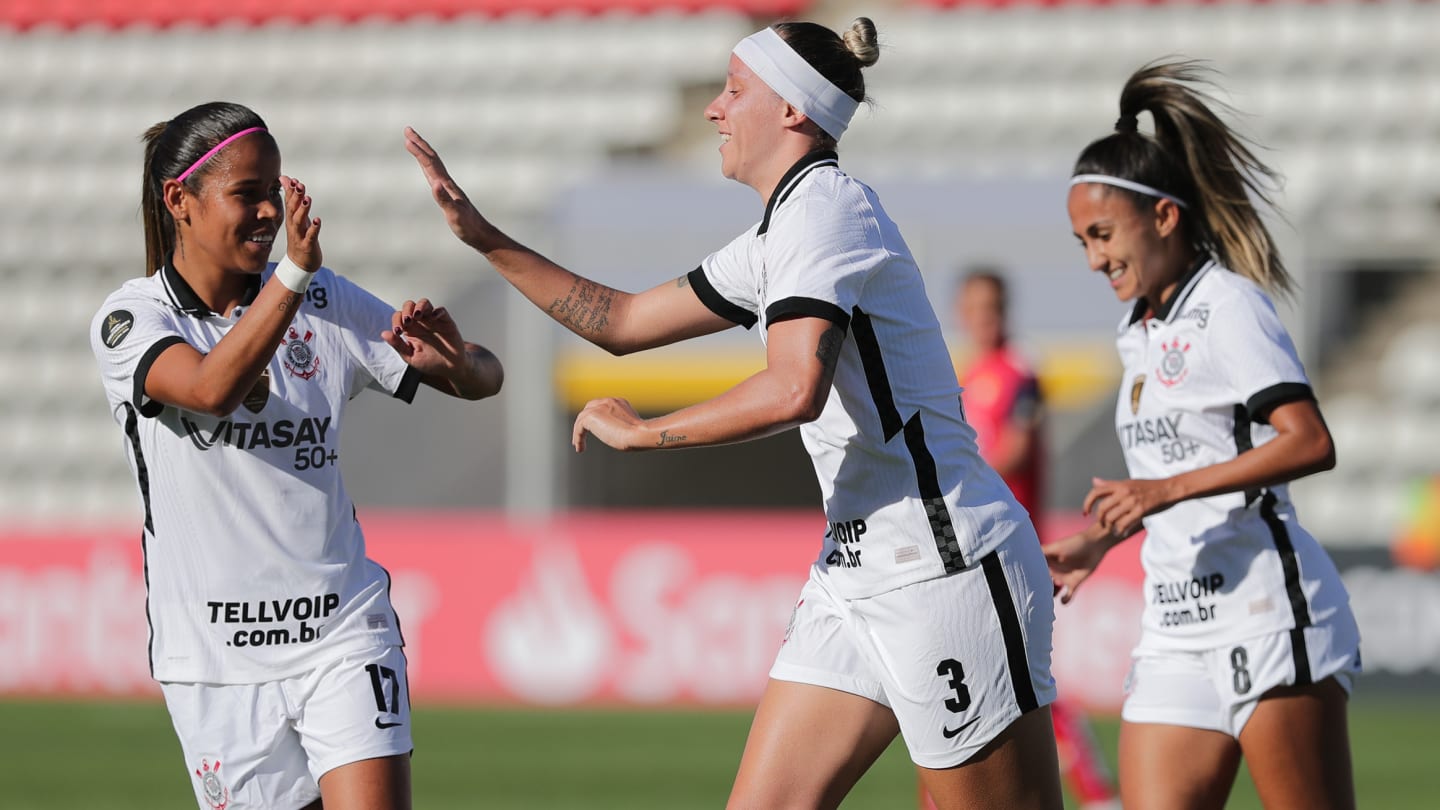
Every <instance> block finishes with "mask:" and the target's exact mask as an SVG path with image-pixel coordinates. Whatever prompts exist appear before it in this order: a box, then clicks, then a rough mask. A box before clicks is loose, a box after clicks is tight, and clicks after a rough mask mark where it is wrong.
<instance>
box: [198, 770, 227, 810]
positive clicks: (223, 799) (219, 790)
mask: <svg viewBox="0 0 1440 810" xmlns="http://www.w3.org/2000/svg"><path fill="white" fill-rule="evenodd" d="M195 775H196V776H198V777H200V793H201V795H202V796H204V797H205V803H206V804H208V805H210V806H211V807H213V808H214V809H215V810H225V806H226V805H228V804H229V803H230V788H227V787H225V786H224V785H222V784H221V783H220V760H218V759H217V760H215V767H213V768H212V767H210V761H209V760H206V759H202V760H200V767H198V768H196V769H195Z"/></svg>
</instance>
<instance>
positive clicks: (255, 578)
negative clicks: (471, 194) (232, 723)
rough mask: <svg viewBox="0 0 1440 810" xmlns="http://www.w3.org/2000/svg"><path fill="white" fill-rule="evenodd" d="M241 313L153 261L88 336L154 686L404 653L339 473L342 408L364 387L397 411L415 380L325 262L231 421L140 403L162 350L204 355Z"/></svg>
mask: <svg viewBox="0 0 1440 810" xmlns="http://www.w3.org/2000/svg"><path fill="white" fill-rule="evenodd" d="M273 269H274V266H273V265H272V266H271V268H270V269H268V270H267V271H266V272H265V273H264V274H263V279H268V278H269V277H270V274H271V273H272V272H273ZM261 283H262V278H261V277H256V279H255V283H254V285H253V287H252V289H251V293H250V295H249V297H247V299H246V304H248V303H250V302H251V301H253V300H254V296H255V295H256V294H258V292H259V289H260V285H261ZM244 309H245V307H244V306H241V307H237V308H236V309H235V311H234V312H233V313H232V315H231V316H230V317H225V316H223V315H219V314H216V313H214V312H211V311H210V310H209V309H208V308H206V306H205V304H204V303H203V302H202V301H201V300H200V298H199V297H198V296H197V295H196V294H195V292H194V290H192V289H191V288H190V286H189V285H188V284H187V283H186V282H185V280H184V278H183V277H181V275H180V274H179V273H178V272H176V271H175V269H174V268H173V267H170V266H168V265H167V266H166V267H165V268H163V269H162V270H160V271H159V272H157V273H156V274H155V275H153V276H150V277H149V278H137V279H132V280H130V281H128V282H126V283H125V284H124V286H122V287H121V288H120V289H119V290H118V291H116V292H114V293H112V294H111V295H110V297H109V298H107V299H106V300H105V304H104V306H103V307H102V308H101V309H100V311H99V313H97V315H96V317H95V320H94V322H93V324H92V326H91V345H92V348H93V350H94V352H95V357H96V360H97V361H98V362H99V365H100V375H101V378H102V379H103V382H104V384H105V393H106V396H107V398H108V400H109V402H110V409H111V413H112V414H113V415H114V417H115V421H116V422H117V423H119V425H120V426H121V428H122V429H123V430H124V433H125V450H126V454H127V455H128V457H129V461H130V466H131V469H132V470H133V471H134V473H135V478H136V482H137V484H138V486H139V491H140V497H141V499H142V501H143V504H144V509H145V525H144V530H143V534H142V537H141V542H142V544H143V548H144V556H145V585H146V594H147V598H146V612H147V616H148V619H149V621H150V668H151V672H152V674H153V675H154V677H155V678H156V679H157V680H160V681H174V682H207V683H255V682H259V681H269V680H275V679H279V678H285V677H290V676H293V675H296V674H298V673H300V672H303V671H306V670H309V669H312V668H314V667H315V666H317V665H318V664H319V663H322V662H324V661H327V660H330V659H333V658H335V657H337V656H340V655H343V654H346V653H348V652H351V651H356V650H361V649H366V648H370V647H376V646H385V645H399V644H402V643H403V642H402V640H401V637H400V628H399V624H398V622H397V620H396V617H395V613H394V611H393V610H392V609H391V607H390V597H389V588H390V582H389V575H388V574H387V573H386V572H385V571H384V569H382V568H381V567H380V566H378V565H376V564H375V563H374V562H371V561H370V560H368V559H366V557H365V541H364V538H363V536H362V535H361V532H360V526H359V524H358V523H357V521H356V519H355V511H354V505H353V504H352V503H351V501H350V497H349V496H348V495H346V493H345V487H344V484H343V483H342V482H341V480H340V467H339V464H338V453H339V450H340V424H341V420H342V417H343V414H344V410H345V405H346V403H347V402H349V400H350V399H351V398H352V397H354V396H355V395H356V394H358V393H359V392H360V391H361V390H362V389H365V388H375V389H378V390H382V391H386V392H388V393H391V394H393V395H395V396H396V397H399V398H401V399H404V400H406V401H409V400H410V399H411V398H412V397H413V396H414V393H415V388H416V386H417V385H418V383H419V374H418V373H417V372H415V371H414V370H413V369H411V368H410V367H409V366H408V365H407V364H406V363H405V361H404V360H403V359H401V357H400V356H399V354H397V353H396V352H395V350H393V349H391V348H390V347H389V346H388V345H386V344H385V342H384V341H382V340H381V339H380V337H379V336H380V332H381V331H382V330H384V329H388V328H389V327H390V323H391V320H390V319H391V315H392V313H393V312H394V309H393V308H391V307H390V306H388V305H386V304H385V303H384V302H383V301H380V300H379V299H378V298H376V297H374V296H373V295H371V294H369V293H368V292H366V291H364V290H362V289H361V288H359V287H357V286H356V285H355V284H353V283H351V282H350V281H348V280H346V279H344V278H341V277H340V276H337V275H335V274H334V273H332V272H331V271H329V270H328V269H324V268H322V269H321V270H320V272H319V273H318V274H316V276H315V278H314V281H312V282H311V284H310V288H309V290H308V291H307V292H306V294H305V301H304V304H303V305H302V306H301V307H300V311H299V313H298V314H297V315H296V316H295V320H294V322H293V323H292V324H291V327H290V328H289V330H288V331H287V332H286V337H285V339H284V341H283V342H282V344H281V345H280V347H279V349H278V350H277V351H276V353H275V357H274V358H273V359H272V360H271V361H270V364H269V366H268V367H267V368H266V369H265V372H264V373H263V374H262V376H261V378H260V380H259V381H258V382H257V383H256V385H255V387H254V388H253V389H252V391H251V392H250V394H249V396H247V397H246V398H245V400H244V404H243V405H241V406H240V407H239V408H236V409H235V411H234V412H233V413H230V414H228V415H226V416H223V417H219V418H216V417H213V416H208V415H205V414H201V413H194V412H191V411H186V410H182V409H180V408H175V407H171V406H167V405H164V404H162V403H160V402H157V401H155V400H153V399H150V398H148V397H147V396H145V377H146V374H147V373H148V372H149V370H150V366H151V364H152V363H153V362H154V361H155V359H156V358H157V357H159V355H160V353H161V352H163V351H164V350H165V349H167V348H169V347H171V346H173V345H175V344H177V343H188V344H189V345H191V346H193V347H194V348H195V349H197V350H199V351H200V352H208V351H210V350H211V349H213V348H214V347H215V345H216V344H217V343H218V342H219V341H220V339H221V338H222V337H224V336H225V334H226V333H227V332H229V330H230V328H231V327H233V326H234V325H235V323H236V322H237V321H238V319H239V317H240V315H241V313H242V312H243V310H244Z"/></svg>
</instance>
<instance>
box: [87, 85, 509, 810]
mask: <svg viewBox="0 0 1440 810" xmlns="http://www.w3.org/2000/svg"><path fill="white" fill-rule="evenodd" d="M144 140H145V171H144V185H143V190H142V193H141V200H142V203H141V209H142V215H143V218H144V226H145V246H146V253H147V263H146V271H147V273H146V277H144V278H136V279H131V280H130V281H127V282H125V284H124V285H123V286H122V287H121V288H120V289H119V290H117V291H115V292H113V293H111V294H110V296H109V297H108V298H106V300H105V304H104V305H103V306H102V307H101V309H100V311H99V312H98V313H97V315H96V317H95V321H94V323H93V326H92V330H91V346H92V349H93V351H94V353H95V358H96V360H97V362H98V364H99V367H100V374H101V378H102V382H103V383H104V387H105V394H106V398H107V400H108V401H109V405H110V410H111V414H112V416H113V417H114V418H115V421H116V423H117V424H118V425H119V427H120V428H121V430H122V431H123V432H124V436H125V451H126V457H127V459H128V460H129V462H130V467H131V470H132V472H133V473H134V475H135V484H136V489H137V491H138V493H139V495H140V499H141V503H142V505H143V507H144V518H145V520H144V526H143V527H142V530H141V543H142V547H143V550H144V555H145V586H146V618H147V619H148V621H149V626H150V630H151V632H150V646H149V654H150V668H151V674H152V675H153V676H154V678H155V679H156V680H157V681H159V682H160V686H161V690H162V692H163V693H164V695H165V704H166V707H167V708H168V709H169V711H170V717H171V720H172V721H173V723H174V726H175V732H176V735H177V736H178V737H179V738H180V748H181V751H182V752H183V754H184V757H185V769H186V772H187V773H188V774H189V779H190V783H191V787H192V788H193V789H194V794H195V799H196V801H197V803H198V806H199V807H200V808H201V809H202V810H206V808H218V807H223V808H228V809H229V810H243V809H244V808H266V809H267V810H295V808H301V807H312V808H313V807H318V806H319V805H320V800H321V799H322V798H323V799H324V803H325V805H326V806H327V807H339V808H346V807H386V808H407V807H409V806H410V751H411V748H412V747H413V746H412V742H411V736H410V723H409V720H410V696H409V691H408V689H409V687H408V685H407V683H406V678H405V671H406V664H405V655H404V652H403V651H402V647H403V646H404V639H403V638H402V637H401V635H400V623H399V619H398V618H397V617H396V615H395V611H394V608H393V607H392V606H391V604H390V575H389V574H387V573H386V572H385V569H383V568H381V567H380V566H379V565H377V564H376V563H375V562H374V561H372V560H370V559H369V558H368V557H366V555H365V539H364V536H363V533H362V532H361V529H360V524H359V522H358V521H357V520H356V518H355V506H354V504H353V503H352V502H351V500H350V497H349V496H348V495H347V494H346V493H345V485H344V483H343V482H342V480H341V477H340V468H339V453H340V436H339V433H340V425H341V423H342V417H343V415H344V411H345V408H346V406H347V405H348V403H349V402H350V401H351V399H352V398H354V397H355V396H356V395H358V394H359V393H360V392H361V391H363V390H365V389H373V390H376V391H381V392H384V393H386V394H389V395H391V396H394V397H396V398H399V399H401V400H404V401H406V402H409V401H410V400H411V399H412V398H413V397H414V396H415V392H416V390H417V388H418V387H419V384H420V383H422V382H423V383H425V384H427V385H429V386H431V387H434V388H436V389H438V390H440V391H442V392H444V393H446V394H449V395H452V396H456V397H462V398H466V399H480V398H482V397H487V396H491V395H493V394H495V393H496V392H497V391H498V390H499V388H500V382H501V368H500V362H499V361H498V360H496V359H495V356H494V355H492V354H491V353H490V352H488V351H487V350H485V349H484V348H482V347H480V346H476V345H475V344H473V343H466V342H465V341H464V340H463V339H462V338H461V337H460V332H459V329H458V328H457V327H456V326H455V323H454V321H453V320H451V318H450V316H449V315H448V314H447V313H446V311H445V310H444V308H439V307H434V306H432V305H431V303H430V302H429V301H426V300H424V299H421V300H420V301H407V302H405V303H404V305H402V306H401V307H400V309H398V310H397V309H395V308H394V307H391V306H390V305H388V304H386V303H384V302H383V301H381V300H380V299H378V298H376V297H375V296H373V295H371V294H370V293H368V292H366V291H365V290H363V289H361V288H360V287H359V286H357V285H356V284H354V283H353V282H351V281H349V280H347V279H345V278H344V277H343V276H340V275H338V274H336V273H334V272H332V271H331V270H330V269H329V268H326V267H322V266H321V251H320V243H319V236H320V220H319V219H318V218H315V217H311V216H310V205H311V201H310V197H309V196H308V193H307V190H306V188H305V185H304V184H303V183H300V182H299V181H297V180H294V179H293V178H289V177H285V176H283V175H281V174H280V149H279V147H278V146H277V145H276V143H275V139H274V138H273V137H272V136H271V134H270V132H269V131H268V130H267V129H266V128H265V123H264V122H263V121H262V120H261V119H260V117H259V116H258V115H256V114H255V113H254V112H252V111H251V110H249V109H247V108H246V107H243V106H241V105H239V104H229V103H224V102H213V103H210V104H202V105H200V106H198V107H193V108H191V109H189V110H186V111H185V112H183V113H181V114H180V115H177V116H175V117H174V118H173V119H171V120H169V121H165V122H162V123H159V124H156V125H155V126H153V127H151V128H150V129H149V131H147V132H146V133H145V138H144ZM282 192H283V194H284V198H283V200H282V196H281V195H282ZM282 228H283V229H284V230H285V234H286V240H285V241H286V246H285V255H284V257H283V258H282V259H281V260H280V262H279V263H278V264H276V263H272V262H270V261H269V257H270V253H271V250H272V249H273V248H274V247H275V239H276V236H277V235H278V234H279V232H280V230H281V229H282ZM177 787H178V782H177ZM155 803H156V804H170V803H171V802H169V801H160V800H157V801H156V802H155Z"/></svg>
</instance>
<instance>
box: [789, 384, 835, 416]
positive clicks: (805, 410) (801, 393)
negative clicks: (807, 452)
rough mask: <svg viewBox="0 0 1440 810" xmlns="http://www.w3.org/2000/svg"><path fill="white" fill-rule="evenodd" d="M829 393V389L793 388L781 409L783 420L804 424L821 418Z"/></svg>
mask: <svg viewBox="0 0 1440 810" xmlns="http://www.w3.org/2000/svg"><path fill="white" fill-rule="evenodd" d="M829 393H830V392H829V390H828V389H808V388H795V389H792V390H791V391H790V393H789V396H787V397H786V398H785V401H784V403H783V404H782V406H781V408H780V409H779V410H780V413H781V414H782V415H783V417H784V420H783V421H785V422H787V423H789V424H792V425H803V424H806V423H809V422H814V421H815V420H816V419H819V418H820V414H821V413H822V412H823V411H824V410H825V402H826V400H827V399H829V396H828V395H829Z"/></svg>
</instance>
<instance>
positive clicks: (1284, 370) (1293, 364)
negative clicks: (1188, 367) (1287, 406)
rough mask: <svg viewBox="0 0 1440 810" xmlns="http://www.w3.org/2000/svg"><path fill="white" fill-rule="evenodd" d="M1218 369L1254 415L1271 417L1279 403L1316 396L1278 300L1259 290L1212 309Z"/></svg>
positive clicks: (1262, 419)
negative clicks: (1273, 299) (1276, 307)
mask: <svg viewBox="0 0 1440 810" xmlns="http://www.w3.org/2000/svg"><path fill="white" fill-rule="evenodd" d="M1210 321H1211V322H1210V326H1209V329H1207V330H1206V331H1207V332H1209V333H1210V338H1209V339H1210V341H1211V342H1212V343H1211V345H1212V346H1213V351H1214V356H1215V357H1216V358H1217V362H1216V364H1215V365H1216V366H1217V373H1218V374H1219V375H1220V379H1221V380H1223V381H1224V382H1225V383H1226V384H1227V385H1228V386H1229V388H1230V390H1231V392H1232V393H1233V394H1234V396H1235V401H1236V402H1239V403H1243V404H1244V405H1245V410H1246V411H1248V412H1249V414H1250V418H1251V419H1252V420H1253V421H1256V422H1261V423H1268V422H1269V414H1270V411H1272V410H1273V409H1274V408H1275V406H1277V405H1283V404H1284V403H1286V402H1293V401H1296V400H1301V399H1313V398H1314V396H1315V395H1314V392H1313V391H1312V390H1311V387H1310V379H1309V377H1307V376H1306V375H1305V368H1304V366H1303V365H1301V363H1300V357H1299V355H1298V354H1297V353H1296V351H1295V342H1294V341H1293V340H1291V339H1290V333H1289V332H1287V331H1285V327H1284V325H1283V324H1281V323H1280V316H1279V315H1278V314H1277V313H1276V312H1275V305H1274V304H1272V303H1271V302H1270V299H1269V298H1266V297H1265V295H1264V294H1263V293H1261V292H1260V291H1258V290H1254V291H1246V292H1242V293H1239V294H1237V295H1233V296H1230V297H1229V298H1227V299H1225V300H1223V301H1220V302H1217V306H1216V308H1215V311H1214V312H1213V313H1211V315H1210Z"/></svg>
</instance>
